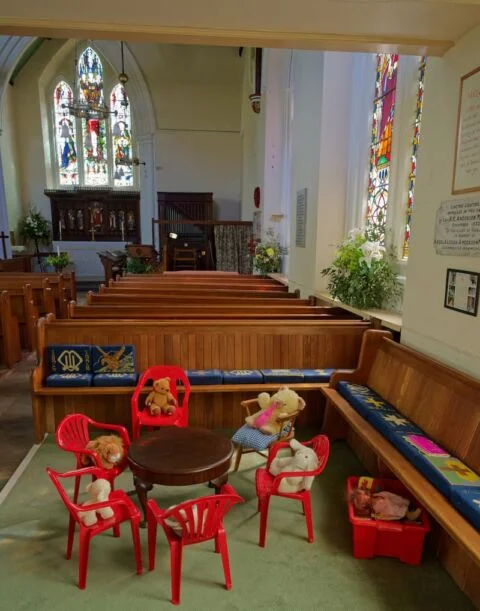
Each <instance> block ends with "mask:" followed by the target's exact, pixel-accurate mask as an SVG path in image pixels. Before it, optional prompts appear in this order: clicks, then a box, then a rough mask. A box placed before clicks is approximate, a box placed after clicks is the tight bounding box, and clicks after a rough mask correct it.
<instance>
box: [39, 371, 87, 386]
mask: <svg viewBox="0 0 480 611" xmlns="http://www.w3.org/2000/svg"><path fill="white" fill-rule="evenodd" d="M91 384H92V374H91V373H52V374H50V375H49V376H48V377H47V379H46V380H45V386H91Z"/></svg>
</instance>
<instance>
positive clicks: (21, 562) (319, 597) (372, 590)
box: [0, 441, 474, 611]
mask: <svg viewBox="0 0 480 611" xmlns="http://www.w3.org/2000/svg"><path fill="white" fill-rule="evenodd" d="M261 462H262V459H261V458H260V457H257V456H256V455H247V456H246V457H244V458H243V460H242V465H241V467H240V471H239V472H238V473H236V474H233V475H232V476H231V477H230V482H231V484H232V485H233V486H234V487H235V488H236V490H237V491H238V492H239V493H240V494H241V495H242V496H243V497H244V499H245V503H244V504H242V505H236V506H235V507H234V508H233V509H232V511H231V513H230V514H229V515H228V517H227V520H226V529H227V535H228V543H229V551H230V563H231V569H232V580H233V589H232V590H231V591H230V592H228V591H226V590H225V589H224V587H223V585H222V584H223V571H222V567H221V561H220V556H219V555H217V554H214V553H213V543H212V544H201V545H197V546H191V547H188V548H186V549H185V553H184V559H183V578H182V592H181V605H182V607H183V608H184V609H188V610H194V611H200V610H211V609H212V610H213V609H214V610H215V611H217V610H222V609H229V610H231V611H237V610H248V611H250V610H252V609H253V610H263V609H265V610H267V609H268V610H271V609H275V610H285V611H287V610H288V611H297V610H305V611H309V610H312V611H313V610H322V611H324V610H325V611H330V610H336V609H342V610H345V609H348V610H351V609H352V610H353V609H355V611H364V610H365V611H367V610H368V611H375V610H386V609H388V610H389V611H392V610H393V611H395V610H397V609H398V610H399V611H400V610H401V611H405V610H415V609H418V610H419V611H426V610H430V609H432V610H435V611H439V610H455V611H459V610H463V609H473V608H474V607H473V606H472V605H471V603H470V602H469V601H468V599H467V598H466V597H465V596H464V595H463V594H462V592H461V591H460V590H459V589H458V588H457V586H456V585H455V584H454V582H453V580H452V579H451V578H450V576H449V575H448V574H447V573H446V572H445V571H444V570H443V568H442V567H441V565H440V564H439V563H438V561H437V560H436V559H435V558H433V557H432V556H431V555H429V553H428V552H427V553H426V554H425V556H424V560H423V564H422V565H421V566H420V567H411V566H407V565H404V564H402V563H400V562H399V561H397V560H395V559H389V558H376V559H374V560H356V559H354V558H353V557H352V553H351V543H352V542H351V538H352V534H351V528H350V524H349V522H348V518H347V513H346V502H345V480H346V478H347V476H348V475H355V474H361V473H363V469H362V467H361V465H360V463H359V462H358V460H357V459H356V458H355V456H354V455H353V454H352V452H351V451H350V450H349V448H348V447H347V446H346V445H345V444H342V443H340V444H335V445H334V446H333V451H332V455H331V458H330V461H329V464H328V466H327V468H326V470H325V472H324V473H323V474H322V475H321V476H319V477H318V478H317V479H316V481H315V483H314V488H313V490H312V496H313V498H312V504H313V511H314V519H315V535H316V540H315V542H314V543H312V544H309V543H307V541H306V538H305V536H306V529H305V522H304V518H303V515H302V514H301V512H300V505H299V504H298V505H297V504H296V503H295V502H294V501H291V500H287V499H279V498H277V499H273V500H272V503H271V507H270V516H269V528H268V533H267V547H266V548H265V549H261V548H260V547H258V544H257V541H258V522H259V518H258V514H257V513H256V497H255V488H254V474H255V465H257V464H259V463H261ZM46 466H52V467H54V468H55V469H57V470H67V469H69V468H71V467H72V466H73V458H72V457H71V456H70V455H68V454H66V453H64V452H62V451H60V450H58V449H57V448H56V446H55V445H54V444H53V443H52V442H51V441H49V442H46V443H45V444H44V445H43V446H42V447H41V448H40V450H39V452H38V453H37V455H36V456H35V458H34V460H33V461H32V463H31V464H30V466H29V467H28V469H27V471H26V472H25V473H24V474H23V476H22V477H21V479H20V480H19V482H18V484H17V485H16V486H15V488H14V489H13V491H12V492H11V494H10V495H9V497H8V498H7V500H6V501H5V503H4V504H3V505H2V506H0V575H1V578H0V583H1V589H0V592H1V603H0V607H1V608H2V609H6V610H7V609H8V610H9V611H24V610H29V609H32V611H33V610H34V609H35V611H65V610H68V611H76V610H78V611H80V610H81V611H84V610H85V609H94V610H95V611H97V610H101V611H122V610H127V609H128V610H129V611H136V610H137V609H138V610H139V611H140V610H141V611H145V610H147V611H148V610H150V609H152V610H158V609H169V608H172V605H171V603H170V602H169V597H170V566H169V554H168V546H167V544H166V540H165V538H164V535H163V532H162V531H161V529H159V532H158V543H157V568H156V569H155V571H154V572H152V573H149V572H148V571H145V572H144V574H143V575H141V576H137V575H136V574H135V570H134V558H133V550H132V545H131V536H130V532H129V528H128V527H125V526H124V527H123V530H122V536H121V538H120V539H115V538H113V537H112V536H111V535H110V534H105V535H101V536H98V537H96V538H95V539H94V540H93V542H92V545H91V550H90V563H89V573H88V578H87V589H86V590H84V591H80V590H78V588H77V587H76V585H75V584H76V580H77V569H78V564H77V548H76V546H75V547H74V555H73V558H72V560H71V561H67V560H65V557H64V553H65V545H66V526H67V512H66V510H65V508H64V506H63V504H62V503H61V501H60V498H59V497H58V494H57V492H56V491H55V489H54V488H53V485H52V484H51V483H50V481H49V480H48V478H47V475H46V473H45V467H46ZM117 481H118V482H119V487H123V488H124V489H125V490H130V489H131V488H132V481H131V475H130V474H129V473H126V474H124V475H122V477H121V478H120V479H119V480H117ZM86 483H87V482H85V484H86ZM209 493H210V490H209V489H208V488H206V487H205V486H195V487H186V488H167V487H162V486H157V487H155V488H154V490H153V491H152V493H151V494H150V496H151V498H155V499H156V500H157V502H158V503H159V504H160V505H161V506H163V507H168V506H170V505H172V504H174V503H177V502H179V501H181V500H185V499H188V498H193V497H194V496H200V495H205V494H209ZM142 545H143V557H144V562H145V563H146V561H147V557H146V556H147V553H146V552H147V547H146V531H142Z"/></svg>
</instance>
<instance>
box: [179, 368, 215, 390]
mask: <svg viewBox="0 0 480 611" xmlns="http://www.w3.org/2000/svg"><path fill="white" fill-rule="evenodd" d="M187 378H188V380H189V382H190V384H191V385H192V386H206V385H208V384H221V383H222V380H223V374H222V372H221V371H220V369H187Z"/></svg>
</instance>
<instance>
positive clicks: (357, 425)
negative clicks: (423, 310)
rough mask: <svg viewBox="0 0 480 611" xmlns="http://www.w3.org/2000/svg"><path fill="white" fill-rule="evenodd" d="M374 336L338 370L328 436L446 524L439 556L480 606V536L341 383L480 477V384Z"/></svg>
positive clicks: (328, 390)
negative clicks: (368, 392) (368, 396)
mask: <svg viewBox="0 0 480 611" xmlns="http://www.w3.org/2000/svg"><path fill="white" fill-rule="evenodd" d="M389 336H390V334H389V333H388V332H387V331H373V330H371V331H368V332H367V333H366V334H365V335H364V342H363V345H362V350H361V354H360V359H359V363H358V367H357V369H356V370H354V371H353V372H341V371H338V372H336V373H335V374H334V375H333V376H332V378H331V381H330V385H329V387H324V388H323V389H322V391H323V393H324V394H325V396H326V399H327V406H326V411H325V419H324V424H323V431H324V432H325V433H326V434H327V435H328V436H329V437H330V438H331V439H341V438H346V439H347V441H348V442H349V444H350V445H351V446H352V448H353V449H354V450H355V452H356V453H357V454H358V456H359V458H360V459H361V460H362V461H363V462H364V464H365V466H366V467H367V469H368V470H369V471H370V472H371V473H372V474H379V475H380V476H383V477H388V476H389V475H390V476H391V474H392V473H393V475H394V476H395V477H397V478H398V479H399V480H400V481H402V482H403V484H404V485H405V486H406V487H407V488H408V489H409V490H410V491H411V493H412V494H413V495H414V496H415V497H416V498H417V499H418V500H419V501H420V503H422V505H423V506H424V507H425V508H426V509H427V511H428V512H429V513H430V514H431V515H432V517H433V518H434V519H435V520H436V522H438V524H439V525H440V526H441V529H442V530H441V531H438V529H437V553H438V554H439V556H440V559H441V560H442V562H443V563H444V564H445V567H446V569H447V570H448V571H449V573H450V574H451V575H452V577H453V578H454V579H455V581H456V582H457V584H458V585H459V586H460V587H461V588H462V589H463V590H465V591H466V593H467V594H468V595H469V596H470V597H471V598H473V599H474V602H475V603H476V605H477V607H478V606H479V605H480V588H479V587H478V584H479V583H480V533H479V532H478V531H477V530H476V529H475V527H474V526H472V525H471V524H470V523H469V522H468V521H467V520H466V519H465V518H464V517H463V516H462V515H461V514H460V513H459V512H458V511H457V510H456V509H455V508H454V506H453V505H452V504H451V503H450V501H449V500H447V499H446V498H445V497H444V496H443V495H442V494H441V493H440V492H439V491H438V490H437V489H436V488H435V487H434V486H433V485H432V484H431V483H430V482H429V481H428V480H427V479H426V478H425V477H424V476H423V475H422V474H421V473H420V472H419V471H417V469H416V468H415V466H414V465H413V464H412V463H411V462H410V461H409V460H407V458H405V456H404V455H403V454H401V453H400V452H399V451H398V450H397V449H396V448H395V447H394V446H393V445H392V444H391V443H390V442H389V441H388V440H387V439H386V438H385V437H384V436H383V435H382V434H381V433H380V432H379V431H378V430H377V429H376V428H374V427H373V426H372V425H371V424H370V423H368V422H367V421H366V420H365V419H364V418H363V417H362V416H361V415H360V414H359V413H358V412H357V411H356V410H354V409H353V407H352V406H351V405H350V403H349V402H348V401H347V400H346V399H345V398H344V397H343V396H342V395H340V393H339V392H338V391H337V390H336V389H335V387H336V385H337V384H338V382H339V381H341V380H346V381H350V382H353V383H355V384H362V385H367V386H369V387H370V388H371V389H373V390H374V391H375V392H376V393H377V394H379V395H380V396H381V397H382V398H383V399H385V400H386V401H387V402H388V403H390V404H391V405H393V406H394V407H396V409H397V410H398V411H399V412H400V413H401V414H402V415H403V416H405V417H406V418H408V419H409V420H411V421H413V422H414V423H415V424H416V425H417V426H418V427H420V428H421V429H422V430H423V431H424V432H425V433H426V434H427V436H429V437H430V438H431V439H432V440H433V441H434V442H436V443H438V444H439V445H440V446H441V447H443V448H445V449H446V450H447V451H448V452H450V453H451V454H452V456H455V457H457V458H459V459H460V460H461V461H462V462H464V463H465V464H467V465H468V466H469V467H470V468H471V469H472V470H473V471H475V472H476V473H477V474H480V381H479V380H476V379H474V378H471V377H469V376H467V375H464V374H462V373H460V372H459V371H456V370H454V369H452V368H450V367H448V366H446V365H443V364H442V363H439V362H438V361H435V360H433V359H431V358H429V357H428V356H426V355H423V354H421V353H419V352H417V351H415V350H412V349H409V348H407V347H406V346H403V345H401V344H398V343H395V342H393V341H392V340H391V339H389Z"/></svg>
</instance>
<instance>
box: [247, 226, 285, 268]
mask: <svg viewBox="0 0 480 611" xmlns="http://www.w3.org/2000/svg"><path fill="white" fill-rule="evenodd" d="M286 252H287V249H286V248H284V247H283V246H280V243H279V241H278V238H277V236H276V235H275V233H274V231H273V229H272V228H270V229H269V230H268V231H267V232H266V235H265V240H264V241H262V242H258V243H257V244H256V245H255V250H254V255H253V265H254V267H255V269H256V270H257V271H258V272H260V273H261V274H273V273H277V272H279V271H280V268H281V264H282V255H283V254H285V253H286Z"/></svg>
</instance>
